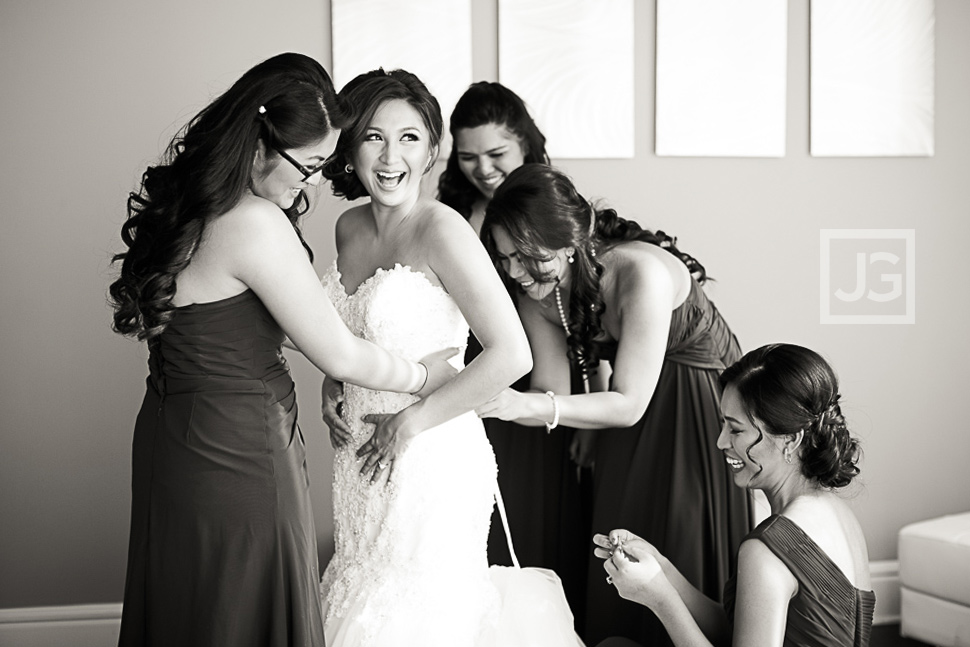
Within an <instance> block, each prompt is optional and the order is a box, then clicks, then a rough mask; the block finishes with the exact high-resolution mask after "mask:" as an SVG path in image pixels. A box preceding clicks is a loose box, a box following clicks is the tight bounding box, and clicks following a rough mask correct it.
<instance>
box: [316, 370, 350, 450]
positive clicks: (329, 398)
mask: <svg viewBox="0 0 970 647" xmlns="http://www.w3.org/2000/svg"><path fill="white" fill-rule="evenodd" d="M320 396H321V399H322V401H323V402H322V404H321V412H322V413H323V422H324V423H326V425H327V427H329V429H330V444H331V445H333V447H334V449H339V448H341V447H343V446H344V445H346V444H347V443H349V442H350V440H351V438H352V434H351V431H350V427H349V426H347V423H346V422H344V421H343V418H341V417H340V414H341V413H342V412H343V405H344V384H343V382H339V381H337V380H333V379H331V378H330V377H325V378H323V387H322V389H321V394H320Z"/></svg>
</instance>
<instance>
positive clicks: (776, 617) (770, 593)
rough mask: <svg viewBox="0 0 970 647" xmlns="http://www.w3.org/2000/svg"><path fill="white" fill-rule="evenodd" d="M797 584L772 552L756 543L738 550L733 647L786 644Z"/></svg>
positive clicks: (776, 646) (771, 646)
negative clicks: (787, 627) (791, 606)
mask: <svg viewBox="0 0 970 647" xmlns="http://www.w3.org/2000/svg"><path fill="white" fill-rule="evenodd" d="M797 591H798V580H796V579H795V576H794V575H792V574H791V571H789V570H788V567H787V566H785V564H784V562H782V561H781V560H780V559H779V558H778V557H777V556H776V555H775V554H774V553H772V552H771V549H770V548H768V547H767V546H766V545H765V544H764V543H762V542H761V541H760V540H758V539H749V540H747V541H744V542H742V543H741V548H740V549H739V550H738V589H737V604H736V605H735V610H734V642H733V643H732V644H733V645H734V647H760V646H762V645H764V646H765V647H781V645H782V644H783V643H784V641H785V628H786V625H787V618H788V603H789V601H790V600H791V598H792V597H793V596H794V595H795V593H797Z"/></svg>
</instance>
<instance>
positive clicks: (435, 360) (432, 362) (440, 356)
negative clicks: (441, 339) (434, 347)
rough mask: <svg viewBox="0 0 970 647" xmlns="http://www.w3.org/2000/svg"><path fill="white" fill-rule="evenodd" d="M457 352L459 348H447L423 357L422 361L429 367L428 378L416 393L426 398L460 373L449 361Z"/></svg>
mask: <svg viewBox="0 0 970 647" xmlns="http://www.w3.org/2000/svg"><path fill="white" fill-rule="evenodd" d="M457 354H458V349H457V348H445V349H444V350H439V351H436V352H434V353H430V354H428V355H425V356H424V357H422V358H421V363H422V364H424V365H425V367H426V368H427V369H428V379H427V380H425V382H424V386H422V387H421V389H420V390H419V391H416V392H415V394H414V395H416V396H418V397H419V398H425V397H427V396H428V395H430V394H431V393H434V392H435V391H437V390H438V389H439V388H441V386H442V385H444V384H445V383H447V382H448V381H450V380H451V378H453V377H455V376H456V375H458V369H457V368H455V367H454V366H452V365H451V364H449V363H448V360H449V359H450V358H452V357H454V356H455V355H457Z"/></svg>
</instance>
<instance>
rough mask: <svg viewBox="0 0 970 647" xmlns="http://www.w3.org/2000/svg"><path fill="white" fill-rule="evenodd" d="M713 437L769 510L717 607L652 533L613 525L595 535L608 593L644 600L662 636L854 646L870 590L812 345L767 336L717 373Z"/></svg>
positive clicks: (840, 424) (828, 394)
mask: <svg viewBox="0 0 970 647" xmlns="http://www.w3.org/2000/svg"><path fill="white" fill-rule="evenodd" d="M721 384H722V385H723V386H724V395H723V398H722V400H721V412H722V414H723V418H724V425H723V427H722V429H721V434H720V436H719V437H718V442H717V446H718V448H719V449H720V450H721V451H722V452H723V453H724V459H725V460H726V461H727V464H728V465H729V466H730V468H731V471H732V473H733V474H734V482H735V485H737V486H738V487H739V488H746V489H758V490H761V491H763V492H764V493H765V495H766V496H767V498H768V502H769V503H770V504H771V516H769V517H768V518H767V519H765V520H764V522H762V523H761V524H760V525H759V526H758V527H757V528H755V529H754V530H753V531H752V532H751V533H749V534H748V536H747V537H745V539H744V542H743V543H742V544H741V547H740V549H739V551H738V566H737V574H736V575H735V576H733V577H732V578H731V579H730V580H729V581H728V582H727V585H726V586H725V588H724V598H723V607H722V605H721V604H720V603H718V602H716V601H715V600H716V599H717V598H716V597H714V599H711V598H710V597H706V596H704V595H702V594H700V592H699V591H698V590H697V589H696V588H695V587H693V586H692V585H691V584H690V583H689V582H688V581H687V580H686V579H685V578H684V576H683V575H682V574H681V572H680V570H679V569H678V568H677V567H676V566H675V565H674V564H673V563H672V562H671V560H669V559H668V558H667V557H665V555H664V554H663V551H660V550H658V548H657V547H656V546H654V545H652V543H650V542H647V541H644V540H643V539H642V538H640V537H638V536H637V535H635V534H633V533H631V532H629V531H628V530H625V529H614V530H612V531H611V532H610V533H609V536H605V535H597V536H596V538H595V542H596V545H597V546H598V548H597V549H596V555H597V557H600V558H602V559H603V560H604V563H603V567H604V568H605V569H606V572H607V573H608V574H609V575H608V579H609V581H610V582H611V583H612V584H613V585H615V586H616V588H617V591H618V592H619V594H620V596H622V597H624V598H626V599H628V600H633V601H634V602H638V603H640V604H643V605H645V606H647V607H649V608H650V609H651V610H652V611H653V612H654V613H656V615H657V617H659V618H660V620H661V621H662V622H663V624H664V627H665V629H666V630H667V632H668V633H669V635H670V638H671V639H672V641H673V643H674V645H676V646H677V647H680V646H681V645H711V644H727V643H730V644H732V645H739V646H747V645H758V646H759V647H760V646H762V645H764V646H765V647H781V645H803V646H805V647H829V646H831V645H840V646H844V647H865V646H866V645H868V644H869V635H870V630H871V627H872V613H873V609H874V606H875V594H874V593H873V592H872V590H871V582H870V579H869V554H868V550H867V547H866V540H865V536H864V535H863V532H862V529H861V527H860V526H859V522H858V521H857V520H856V518H855V516H854V515H853V514H852V512H851V511H850V510H849V508H848V506H846V504H845V503H844V502H843V501H842V500H841V499H840V498H839V496H838V495H837V494H836V490H837V489H838V488H842V487H845V486H847V485H848V484H849V483H851V481H852V479H853V478H855V477H856V476H857V475H858V474H859V468H858V466H857V461H858V459H859V445H858V442H857V441H856V440H855V439H854V438H853V437H852V436H851V435H850V434H849V431H848V429H846V426H845V419H844V418H843V417H842V410H841V408H840V406H839V400H840V399H841V396H840V394H839V383H838V379H837V378H836V376H835V372H834V371H833V370H832V367H831V366H829V364H828V363H827V362H826V361H825V360H824V359H823V358H822V357H821V356H820V355H818V353H816V352H814V351H812V350H809V349H808V348H804V347H801V346H795V345H793V344H770V345H768V346H763V347H761V348H758V349H757V350H753V351H751V352H750V353H748V354H746V355H745V356H744V357H742V358H741V359H740V360H738V361H737V362H736V363H735V364H733V365H732V366H730V367H728V368H727V369H726V370H725V371H724V373H722V374H721Z"/></svg>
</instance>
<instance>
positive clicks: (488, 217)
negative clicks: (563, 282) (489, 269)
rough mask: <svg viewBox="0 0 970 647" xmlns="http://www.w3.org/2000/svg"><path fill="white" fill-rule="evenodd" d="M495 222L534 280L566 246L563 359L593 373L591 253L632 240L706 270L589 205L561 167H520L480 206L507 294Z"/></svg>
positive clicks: (596, 307) (598, 328) (658, 237)
mask: <svg viewBox="0 0 970 647" xmlns="http://www.w3.org/2000/svg"><path fill="white" fill-rule="evenodd" d="M495 227H502V228H503V229H504V230H505V231H506V233H507V234H508V235H509V238H510V239H511V240H512V243H513V244H514V245H515V248H516V250H517V251H518V253H519V260H520V261H521V263H522V264H523V265H524V266H525V268H526V269H527V270H528V271H529V274H530V275H531V276H532V277H533V278H534V279H536V280H537V281H542V280H545V281H549V282H552V281H555V280H556V277H554V276H545V277H544V276H543V273H542V271H541V270H540V269H539V263H541V262H544V261H549V260H550V259H551V258H552V254H550V251H552V252H555V250H560V249H563V248H566V247H573V248H575V250H576V254H575V255H574V256H573V258H574V262H573V263H572V265H571V268H572V269H571V273H572V279H573V280H572V285H571V286H570V292H569V326H570V331H569V337H568V338H567V343H568V346H569V359H570V360H571V361H572V362H573V363H575V364H576V365H578V366H579V367H580V368H581V369H583V370H584V371H585V372H586V373H587V374H588V375H593V374H594V373H595V369H596V366H597V364H598V363H599V351H598V346H597V344H596V343H595V342H594V340H595V339H596V337H597V336H598V335H599V334H600V333H601V332H602V331H603V326H602V321H601V320H602V315H603V312H605V305H604V303H603V298H602V295H601V290H600V278H601V277H602V275H603V266H602V265H601V264H600V262H599V261H598V260H597V259H596V253H597V252H601V251H603V250H605V249H608V248H610V247H613V246H615V245H616V244H618V243H621V242H624V241H631V240H639V241H643V242H646V243H650V244H652V245H656V246H658V247H662V248H663V249H666V250H667V251H668V252H670V253H671V254H673V255H674V256H676V257H677V258H679V259H680V260H681V261H682V262H683V263H684V265H686V266H687V269H688V270H690V272H691V274H692V275H693V276H694V277H695V279H696V280H697V281H698V282H699V283H704V281H705V280H706V279H707V274H706V272H705V271H704V266H703V265H701V264H700V263H699V262H698V261H697V259H695V258H694V257H692V256H690V255H689V254H685V253H684V252H682V251H680V250H679V249H677V246H676V242H677V241H676V239H675V238H672V237H671V236H668V235H667V234H665V233H664V232H662V231H656V232H652V231H649V230H646V229H643V228H642V227H640V225H638V224H637V223H635V222H632V221H630V220H626V219H625V218H621V217H620V216H619V215H617V213H616V211H614V210H613V209H609V208H596V207H595V206H594V205H592V204H590V202H589V201H587V200H586V198H584V197H583V196H582V195H580V194H579V192H578V191H577V190H576V187H575V186H574V185H573V183H572V181H571V180H570V179H569V177H568V176H567V175H566V174H565V173H563V172H562V171H560V170H558V169H556V168H554V167H552V166H549V165H547V164H525V165H523V166H520V167H519V168H517V169H515V170H514V171H512V173H510V174H509V176H508V177H507V178H506V179H505V182H503V183H502V184H500V185H499V187H498V189H497V190H496V191H495V195H494V196H493V197H492V199H491V201H490V202H489V203H488V207H487V208H486V210H485V220H484V222H483V224H482V242H483V243H484V244H485V248H486V249H487V250H488V253H489V255H491V257H492V261H493V262H494V263H495V267H496V269H497V270H498V271H499V274H500V275H501V276H502V278H503V280H504V281H505V284H506V287H507V288H508V289H509V291H510V292H511V293H512V295H513V297H517V294H518V293H519V292H521V289H520V288H519V286H518V283H516V282H515V281H513V280H512V279H511V278H510V277H509V276H508V275H507V273H506V272H505V271H504V270H503V269H502V267H501V264H500V262H499V256H498V252H497V249H496V247H495V240H494V237H493V236H492V230H493V229H494V228H495Z"/></svg>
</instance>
